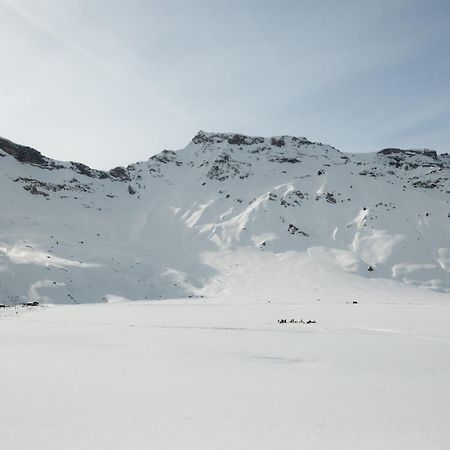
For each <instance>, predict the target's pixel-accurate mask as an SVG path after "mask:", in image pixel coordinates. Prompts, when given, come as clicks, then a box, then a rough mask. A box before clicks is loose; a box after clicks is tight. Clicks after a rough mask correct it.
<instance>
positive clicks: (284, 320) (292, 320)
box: [278, 319, 316, 324]
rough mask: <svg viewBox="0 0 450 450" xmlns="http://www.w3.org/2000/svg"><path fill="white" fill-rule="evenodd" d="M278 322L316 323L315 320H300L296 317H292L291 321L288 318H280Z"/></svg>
mask: <svg viewBox="0 0 450 450" xmlns="http://www.w3.org/2000/svg"><path fill="white" fill-rule="evenodd" d="M278 323H304V324H310V323H316V321H315V320H308V321H306V322H305V321H304V320H303V319H300V320H295V319H291V320H290V321H289V322H288V321H287V320H286V319H278Z"/></svg>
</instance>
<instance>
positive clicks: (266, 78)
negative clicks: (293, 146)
mask: <svg viewBox="0 0 450 450" xmlns="http://www.w3.org/2000/svg"><path fill="white" fill-rule="evenodd" d="M449 23H450V1H448V0H427V1H423V0H389V1H385V0H377V1H373V0H359V1H355V0H340V1H336V0H316V1H313V0H310V1H303V0H295V1H291V0H277V1H275V0H274V1H272V0H239V1H238V0H227V1H222V0H191V1H187V0H185V1H183V0H165V1H160V0H158V1H156V0H120V1H119V0H58V1H57V0H0V55H1V62H0V136H3V137H6V138H8V139H11V140H13V141H15V142H18V143H21V144H26V145H30V146H32V147H35V148H37V149H38V150H40V151H41V152H42V153H44V154H45V155H47V156H49V157H52V158H56V159H60V160H75V161H81V162H84V163H86V164H88V165H90V166H92V167H95V168H99V169H110V168H112V167H115V166H117V165H127V164H129V163H132V162H135V161H139V160H146V159H148V158H149V157H150V156H151V155H153V154H155V153H158V152H160V151H161V150H163V149H179V148H182V147H184V146H185V145H186V144H187V143H188V142H189V141H190V140H191V139H192V137H193V136H194V135H195V134H196V133H197V132H198V130H200V129H201V130H206V131H216V132H238V133H244V134H250V135H263V136H272V135H282V134H287V135H296V136H305V137H307V138H308V139H311V140H315V141H321V142H324V143H327V144H331V145H333V146H335V147H337V148H339V149H340V150H342V151H347V152H367V151H376V150H379V149H381V148H385V147H402V148H432V149H436V150H438V151H439V152H449V151H450V25H449Z"/></svg>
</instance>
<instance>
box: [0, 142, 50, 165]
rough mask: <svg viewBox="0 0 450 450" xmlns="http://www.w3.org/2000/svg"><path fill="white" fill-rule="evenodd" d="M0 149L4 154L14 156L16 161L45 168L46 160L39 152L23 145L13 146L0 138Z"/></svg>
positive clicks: (12, 143)
mask: <svg viewBox="0 0 450 450" xmlns="http://www.w3.org/2000/svg"><path fill="white" fill-rule="evenodd" d="M0 149H2V150H3V151H4V152H5V153H8V154H9V155H12V156H14V158H16V159H17V160H18V161H20V162H23V163H29V164H36V165H39V166H42V167H46V166H47V164H48V163H47V162H48V159H47V158H45V157H44V156H42V155H41V153H40V152H38V151H37V150H35V149H34V148H31V147H27V146H24V145H19V144H15V143H14V142H11V141H9V140H8V139H4V138H1V137H0Z"/></svg>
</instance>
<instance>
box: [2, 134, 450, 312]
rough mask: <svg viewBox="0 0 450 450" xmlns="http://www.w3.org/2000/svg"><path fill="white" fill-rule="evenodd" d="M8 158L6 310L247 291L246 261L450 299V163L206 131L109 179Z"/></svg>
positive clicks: (22, 155)
mask: <svg viewBox="0 0 450 450" xmlns="http://www.w3.org/2000/svg"><path fill="white" fill-rule="evenodd" d="M0 149H1V150H0V155H1V156H3V157H2V158H0V189H1V191H2V192H3V193H4V195H3V196H2V198H1V204H0V206H1V208H2V211H3V213H2V215H1V216H0V221H1V222H0V225H1V228H0V229H1V230H2V231H1V233H0V296H1V297H2V298H4V299H5V300H4V301H6V302H11V301H12V299H17V298H22V299H24V298H27V299H30V298H32V299H39V300H40V301H47V302H60V303H66V302H85V301H102V300H108V299H110V298H112V297H121V298H127V299H142V298H146V297H148V298H172V297H188V296H199V295H204V296H211V295H219V294H220V293H221V292H231V291H232V290H233V289H235V290H236V289H239V286H236V284H235V283H236V280H237V279H240V280H242V275H241V274H240V273H239V271H238V269H237V267H243V266H245V267H246V269H245V270H246V273H247V274H248V276H249V277H251V276H253V275H254V276H256V277H260V278H261V277H265V276H267V273H266V270H267V267H269V266H270V267H272V274H271V277H274V278H275V279H278V280H284V281H283V283H288V284H289V286H291V288H290V290H288V291H289V292H291V293H292V296H295V292H296V291H297V290H298V289H299V288H300V287H301V286H302V284H303V283H304V282H305V279H306V278H308V277H309V278H311V279H315V277H316V276H317V274H318V273H319V272H323V273H326V276H327V277H336V276H337V277H347V276H350V278H351V280H353V281H352V282H355V283H356V282H359V281H358V280H366V281H367V282H375V281H374V280H385V281H388V282H391V281H394V282H399V281H400V282H402V283H406V284H411V285H415V286H420V287H428V288H431V289H435V290H438V291H448V290H449V289H450V238H449V236H450V205H449V197H450V196H449V194H450V181H449V179H450V157H449V155H448V154H437V153H436V152H434V151H432V150H428V149H424V150H399V149H383V150H381V151H379V152H377V153H361V154H355V153H343V152H341V151H339V150H337V149H336V148H334V147H332V146H330V145H327V144H322V143H320V142H312V141H309V140H308V139H306V138H304V137H292V136H275V137H261V136H245V135H242V134H236V133H207V132H204V131H200V132H199V133H198V134H197V135H196V136H194V138H193V139H192V140H191V142H190V143H189V144H188V145H187V146H186V147H185V148H183V149H181V150H178V151H172V150H163V151H162V152H161V153H158V154H156V155H153V156H151V157H150V158H149V159H148V160H147V161H141V162H137V163H134V164H130V165H129V166H127V167H126V168H125V167H116V168H114V169H111V170H110V171H98V170H96V169H91V168H89V167H88V166H85V165H83V164H81V163H74V162H62V161H56V160H52V159H50V158H46V157H45V156H43V155H42V154H41V153H40V152H38V151H37V150H35V149H33V148H31V147H24V146H20V145H18V144H14V143H12V142H11V141H8V140H4V139H0ZM36 152H37V153H36ZM250 260H251V261H254V264H253V266H252V265H250V266H249V265H248V261H250ZM264 261H265V262H264ZM292 264H293V265H294V267H297V266H298V268H302V269H301V270H300V269H299V272H298V273H297V272H295V271H293V268H292ZM369 269H370V270H369ZM252 273H253V275H252ZM286 274H291V275H289V276H286ZM323 282H324V280H322V279H317V281H316V284H317V285H320V283H323ZM377 282H378V281H377ZM242 283H244V284H245V279H244V280H242ZM242 283H241V287H242ZM231 286H234V287H233V288H231ZM230 289H231V290H230ZM271 289H272V288H271V286H270V285H269V286H268V285H267V284H264V283H261V290H260V292H255V293H254V294H252V295H261V296H265V295H268V294H269V293H270V290H271Z"/></svg>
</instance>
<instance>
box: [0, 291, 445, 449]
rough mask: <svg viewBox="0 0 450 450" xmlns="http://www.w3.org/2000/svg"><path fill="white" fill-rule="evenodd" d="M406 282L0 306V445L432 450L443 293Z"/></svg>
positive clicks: (438, 437)
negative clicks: (294, 298)
mask: <svg viewBox="0 0 450 450" xmlns="http://www.w3.org/2000/svg"><path fill="white" fill-rule="evenodd" d="M400 291H401V290H400V289H399V292H400ZM408 292H409V291H408V290H406V289H405V294H404V295H403V297H402V296H401V295H399V296H398V297H397V300H396V301H393V300H392V298H391V297H389V301H386V302H385V303H383V301H382V300H379V301H378V302H365V301H364V300H360V301H359V303H358V304H351V303H346V302H341V301H339V302H335V303H332V302H329V303H327V302H326V301H323V300H322V301H317V300H316V299H314V301H310V302H309V303H308V302H303V303H292V302H291V303H283V302H282V301H281V300H279V301H277V300H273V301H270V302H269V301H268V300H267V299H260V300H247V301H246V299H236V298H233V299H231V300H230V299H227V298H216V299H207V300H206V299H195V300H193V299H185V300H164V301H146V302H123V303H108V304H85V305H74V306H42V307H38V308H29V309H27V308H17V314H16V311H15V310H14V308H10V309H5V310H4V311H3V312H1V313H0V316H1V317H0V342H1V345H0V358H1V359H0V360H1V374H2V375H1V384H0V399H1V402H0V447H1V448H2V449H5V450H6V449H7V450H10V449H11V450H13V449H21V450H31V449H33V450H40V449H45V450H52V449H58V450H61V449H66V450H75V449H76V450H81V449H83V450H85V449H95V450H103V449H105V450H106V449H108V450H111V449H133V450H134V449H136V450H137V449H158V450H165V449H170V450H174V449H183V450H190V449H193V450H194V449H195V450H202V449H207V450H219V449H220V450H230V449H246V450H249V449H250V450H253V449H258V450H259V449H261V450H263V449H270V450H273V449H302V448H304V449H396V450H398V449H408V450H411V449H448V448H450V426H449V424H450V407H449V405H450V382H449V380H450V326H449V325H450V304H449V302H448V295H447V296H446V295H443V294H436V293H431V292H429V291H423V292H422V291H420V292H419V291H414V292H415V293H416V296H415V297H414V298H413V297H411V296H410V295H408ZM422 294H423V295H422ZM421 295H422V297H421ZM379 298H383V297H382V296H381V297H380V296H379ZM411 298H413V301H411ZM421 298H422V299H423V301H421V300H420V299H421ZM349 300H351V299H349ZM280 318H286V319H288V320H289V319H291V318H294V319H297V320H299V319H304V320H308V319H314V320H316V321H317V323H316V324H310V325H303V324H289V323H288V324H279V323H278V322H277V320H278V319H280Z"/></svg>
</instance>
